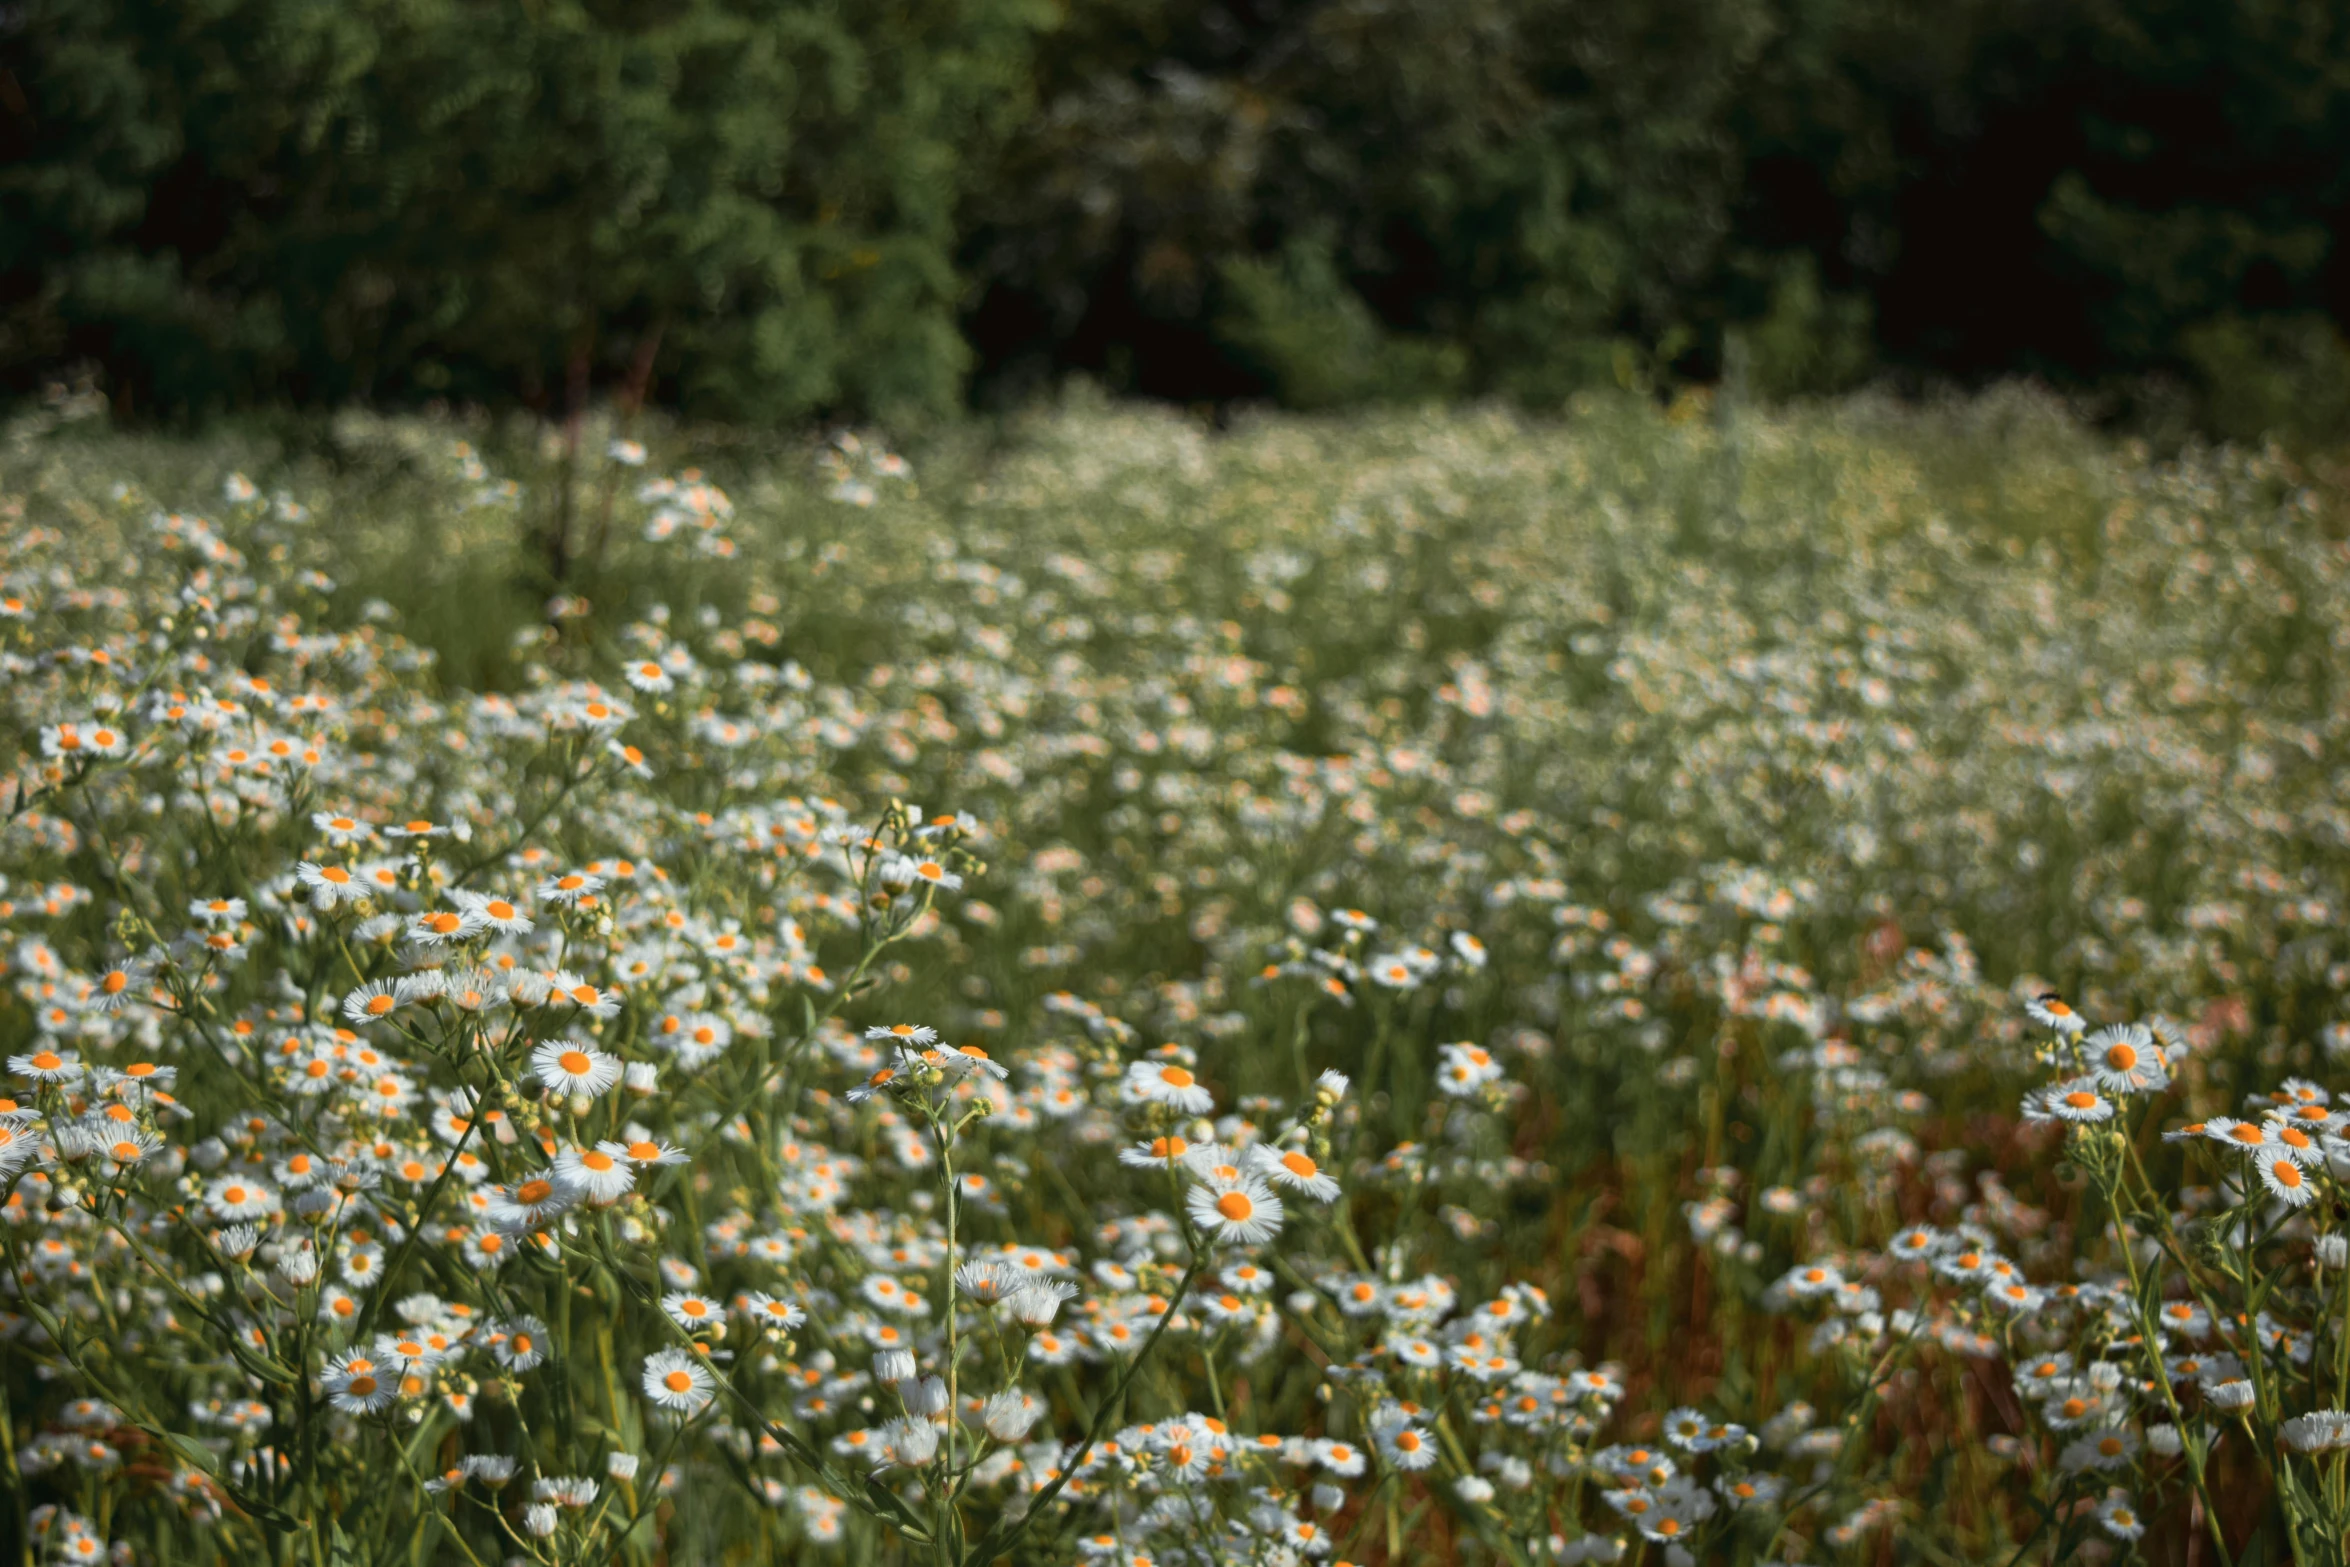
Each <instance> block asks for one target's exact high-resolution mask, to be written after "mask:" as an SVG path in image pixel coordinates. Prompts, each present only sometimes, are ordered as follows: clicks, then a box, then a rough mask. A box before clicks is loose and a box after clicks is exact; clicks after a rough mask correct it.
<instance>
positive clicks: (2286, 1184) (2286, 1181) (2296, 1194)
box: [2253, 1151, 2317, 1208]
mask: <svg viewBox="0 0 2350 1567" xmlns="http://www.w3.org/2000/svg"><path fill="white" fill-rule="evenodd" d="M2253 1164H2254V1166H2255V1167H2256V1168H2257V1169H2258V1170H2259V1171H2260V1184H2261V1185H2263V1186H2265V1187H2267V1188H2268V1194H2269V1195H2270V1196H2271V1197H2274V1198H2275V1199H2277V1201H2279V1202H2281V1203H2285V1204H2287V1205H2289V1206H2291V1207H2295V1208H2301V1207H2306V1206H2308V1204H2309V1202H2310V1200H2311V1199H2312V1198H2314V1197H2315V1196H2317V1183H2316V1182H2315V1181H2313V1180H2312V1179H2311V1178H2310V1174H2309V1172H2308V1171H2307V1170H2306V1169H2304V1168H2303V1167H2302V1165H2301V1161H2300V1160H2298V1159H2295V1158H2293V1157H2291V1156H2290V1155H2289V1154H2286V1153H2284V1152H2282V1151H2270V1152H2263V1153H2262V1154H2261V1155H2260V1157H2259V1158H2257V1159H2255V1160H2254V1161H2253Z"/></svg>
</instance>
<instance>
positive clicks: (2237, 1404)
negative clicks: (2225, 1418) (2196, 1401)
mask: <svg viewBox="0 0 2350 1567" xmlns="http://www.w3.org/2000/svg"><path fill="white" fill-rule="evenodd" d="M2203 1396H2204V1397H2205V1398H2207V1399H2209V1400H2210V1401H2211V1407H2212V1408H2214V1409H2216V1410H2218V1411H2219V1412H2220V1413H2221V1414H2223V1415H2233V1414H2237V1413H2240V1412H2241V1411H2243V1410H2247V1409H2250V1408H2251V1407H2252V1384H2251V1383H2249V1382H2247V1381H2245V1380H2244V1379H2243V1378H2241V1377H2238V1378H2237V1379H2236V1380H2235V1381H2233V1382H2222V1383H2219V1384H2217V1385H2216V1386H2214V1387H2213V1388H2211V1389H2210V1390H2209V1391H2208V1392H2206V1393H2205V1394H2204V1395H2203Z"/></svg>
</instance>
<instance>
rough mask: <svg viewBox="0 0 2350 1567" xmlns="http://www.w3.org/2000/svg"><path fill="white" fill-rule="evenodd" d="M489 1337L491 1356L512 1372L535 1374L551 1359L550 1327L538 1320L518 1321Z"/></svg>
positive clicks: (490, 1332) (503, 1326) (501, 1327)
mask: <svg viewBox="0 0 2350 1567" xmlns="http://www.w3.org/2000/svg"><path fill="white" fill-rule="evenodd" d="M487 1336H488V1339H489V1346H490V1354H491V1355H492V1356H493V1357H494V1358H495V1359H496V1360H497V1362H498V1364H499V1365H500V1366H503V1367H504V1368H505V1369H506V1370H508V1371H531V1370H535V1369H536V1368H537V1367H538V1366H539V1365H540V1364H541V1363H543V1362H544V1361H545V1360H546V1358H547V1345H548V1342H549V1340H548V1337H547V1325H546V1324H545V1323H543V1322H541V1321H540V1320H539V1319H538V1318H536V1317H517V1318H516V1319H515V1320H513V1321H512V1322H508V1323H505V1324H503V1325H501V1326H499V1327H496V1328H493V1329H491V1330H490V1331H489V1333H488V1335H487Z"/></svg>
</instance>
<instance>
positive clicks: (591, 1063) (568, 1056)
mask: <svg viewBox="0 0 2350 1567" xmlns="http://www.w3.org/2000/svg"><path fill="white" fill-rule="evenodd" d="M530 1069H531V1071H532V1072H533V1073H534V1074H536V1076H537V1077H538V1080H539V1081H540V1082H541V1083H544V1084H545V1085H546V1086H547V1088H548V1089H549V1090H550V1091H551V1092H553V1093H557V1094H585V1095H587V1096H588V1097H589V1098H591V1099H592V1098H595V1097H596V1096H598V1095H600V1094H603V1093H605V1092H607V1091H608V1090H609V1089H610V1088H611V1087H612V1085H613V1084H615V1083H617V1082H619V1081H620V1062H619V1060H618V1059H617V1058H616V1057H613V1056H608V1055H606V1054H604V1052H602V1051H601V1050H597V1049H594V1048H592V1047H591V1046H587V1045H582V1044H575V1043H573V1042H572V1041H570V1040H563V1039H551V1040H548V1041H547V1042H546V1043H545V1044H542V1045H540V1046H539V1047H538V1048H537V1049H536V1050H533V1051H532V1052H531V1053H530Z"/></svg>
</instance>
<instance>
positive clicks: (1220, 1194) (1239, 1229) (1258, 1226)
mask: <svg viewBox="0 0 2350 1567" xmlns="http://www.w3.org/2000/svg"><path fill="white" fill-rule="evenodd" d="M1184 1207H1185V1209H1186V1210H1187V1211H1188V1212H1189V1213H1190V1214H1191V1220H1192V1223H1194V1224H1196V1225H1198V1226H1199V1228H1200V1230H1201V1231H1202V1233H1204V1234H1205V1235H1207V1236H1208V1237H1209V1238H1210V1239H1211V1240H1219V1241H1223V1242H1226V1243H1228V1244H1239V1245H1246V1246H1255V1245H1259V1244H1261V1243H1263V1242H1265V1241H1269V1240H1271V1239H1272V1238H1273V1237H1274V1236H1276V1235H1278V1234H1280V1233H1281V1218H1282V1210H1281V1199H1280V1198H1278V1197H1276V1196H1274V1195H1273V1189H1272V1188H1271V1187H1269V1186H1267V1185H1265V1183H1264V1182H1262V1181H1259V1180H1257V1179H1255V1178H1254V1177H1251V1176H1243V1177H1242V1178H1241V1179H1240V1180H1238V1181H1235V1182H1233V1183H1231V1184H1230V1185H1228V1186H1194V1187H1193V1188H1192V1189H1191V1193H1190V1195H1189V1196H1188V1197H1187V1198H1186V1199H1185V1201H1184Z"/></svg>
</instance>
